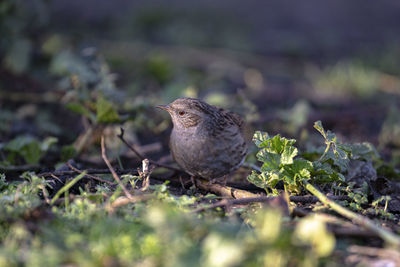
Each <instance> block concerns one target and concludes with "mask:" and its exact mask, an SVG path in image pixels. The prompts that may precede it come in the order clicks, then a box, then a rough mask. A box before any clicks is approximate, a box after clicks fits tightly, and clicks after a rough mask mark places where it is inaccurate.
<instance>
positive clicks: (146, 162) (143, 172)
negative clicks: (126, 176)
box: [138, 159, 152, 191]
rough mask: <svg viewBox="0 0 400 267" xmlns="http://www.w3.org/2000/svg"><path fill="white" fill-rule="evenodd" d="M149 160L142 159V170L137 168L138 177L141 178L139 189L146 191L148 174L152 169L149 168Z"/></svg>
mask: <svg viewBox="0 0 400 267" xmlns="http://www.w3.org/2000/svg"><path fill="white" fill-rule="evenodd" d="M149 163H150V162H149V160H148V159H144V160H143V161H142V170H138V172H139V175H140V177H141V178H142V180H143V183H142V188H141V189H140V190H141V191H146V190H147V189H148V188H149V186H150V174H151V171H152V170H149Z"/></svg>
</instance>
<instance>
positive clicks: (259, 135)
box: [253, 131, 269, 147]
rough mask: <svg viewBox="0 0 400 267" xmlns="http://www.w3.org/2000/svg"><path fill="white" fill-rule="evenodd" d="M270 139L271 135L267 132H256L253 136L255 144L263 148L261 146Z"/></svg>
mask: <svg viewBox="0 0 400 267" xmlns="http://www.w3.org/2000/svg"><path fill="white" fill-rule="evenodd" d="M268 139H269V135H268V133H266V132H261V131H256V132H255V133H254V135H253V142H254V143H255V144H256V146H258V147H261V146H260V145H261V144H262V143H263V142H264V141H266V140H268Z"/></svg>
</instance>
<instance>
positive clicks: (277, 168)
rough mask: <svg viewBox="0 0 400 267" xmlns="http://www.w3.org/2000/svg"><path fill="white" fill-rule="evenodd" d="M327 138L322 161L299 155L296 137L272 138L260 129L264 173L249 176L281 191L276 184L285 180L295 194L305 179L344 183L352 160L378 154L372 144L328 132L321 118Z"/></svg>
mask: <svg viewBox="0 0 400 267" xmlns="http://www.w3.org/2000/svg"><path fill="white" fill-rule="evenodd" d="M314 128H315V129H317V130H318V131H319V132H320V133H321V135H322V136H323V138H324V143H325V147H323V148H321V149H317V150H316V151H323V153H322V154H321V155H320V157H319V159H318V160H314V161H310V160H307V159H305V158H295V157H296V156H297V155H298V150H297V148H296V147H295V146H294V144H295V142H296V140H294V139H287V138H284V137H281V136H280V135H276V136H274V137H270V136H269V135H268V134H267V133H263V132H259V131H258V132H256V133H255V134H254V137H253V141H254V143H255V144H256V146H257V147H258V148H259V149H260V151H259V152H258V153H257V159H258V160H259V161H261V162H262V163H263V164H262V166H261V173H257V172H255V171H253V172H252V173H251V174H250V175H249V177H248V178H247V179H248V180H249V181H250V182H251V183H253V184H255V185H256V186H258V187H261V188H264V189H266V190H267V191H268V189H269V190H272V194H274V195H276V194H278V191H277V190H276V188H275V187H276V185H277V184H278V182H280V181H281V182H283V185H284V187H285V189H286V190H288V191H289V192H291V193H295V194H300V193H301V192H302V188H303V185H302V181H308V180H311V181H313V182H315V183H321V184H322V183H327V182H343V181H344V175H343V174H344V173H346V172H347V171H348V168H349V162H350V160H351V159H357V160H372V159H376V158H377V157H378V154H377V152H376V150H375V148H374V147H373V146H372V145H371V144H369V143H359V144H343V143H340V142H339V141H338V140H337V138H336V135H335V134H334V133H332V132H331V131H329V130H328V131H325V129H324V128H323V126H322V123H321V122H320V121H317V122H316V123H315V124H314Z"/></svg>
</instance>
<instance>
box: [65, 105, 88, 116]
mask: <svg viewBox="0 0 400 267" xmlns="http://www.w3.org/2000/svg"><path fill="white" fill-rule="evenodd" d="M65 106H66V108H67V109H69V110H71V111H73V112H75V113H78V114H81V115H84V116H86V117H90V111H89V110H88V109H87V108H86V107H85V106H84V105H82V104H80V103H76V102H71V103H67V104H66V105H65Z"/></svg>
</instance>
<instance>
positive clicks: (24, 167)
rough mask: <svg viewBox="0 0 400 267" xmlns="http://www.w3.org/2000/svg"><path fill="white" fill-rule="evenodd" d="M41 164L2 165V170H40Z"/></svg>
mask: <svg viewBox="0 0 400 267" xmlns="http://www.w3.org/2000/svg"><path fill="white" fill-rule="evenodd" d="M40 168H41V167H40V165H37V164H27V165H21V166H4V165H0V172H24V171H37V170H40Z"/></svg>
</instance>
